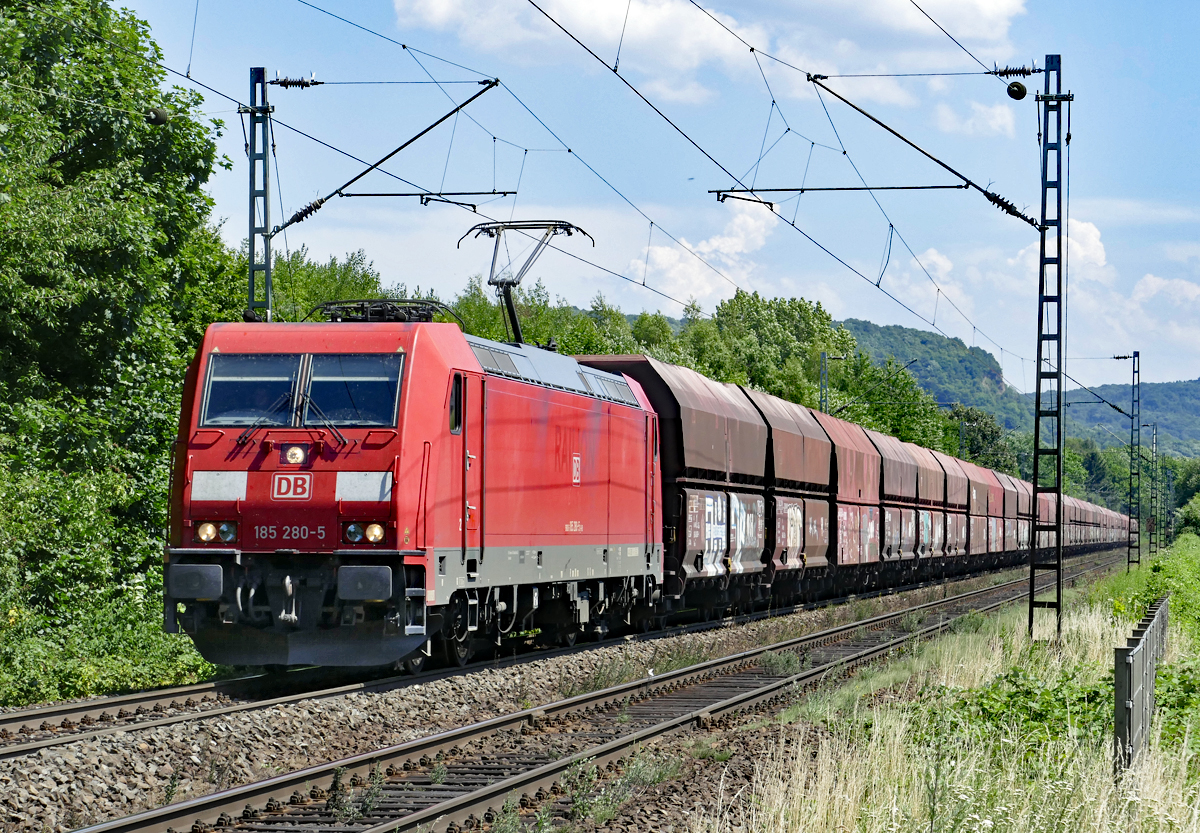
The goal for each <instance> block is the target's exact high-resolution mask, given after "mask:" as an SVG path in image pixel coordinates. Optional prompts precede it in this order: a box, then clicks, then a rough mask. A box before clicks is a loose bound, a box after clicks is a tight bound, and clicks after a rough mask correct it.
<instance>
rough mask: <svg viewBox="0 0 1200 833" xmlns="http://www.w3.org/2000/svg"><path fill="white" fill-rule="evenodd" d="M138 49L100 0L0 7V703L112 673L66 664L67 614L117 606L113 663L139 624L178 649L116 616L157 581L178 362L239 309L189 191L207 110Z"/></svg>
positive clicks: (230, 277) (146, 49)
mask: <svg viewBox="0 0 1200 833" xmlns="http://www.w3.org/2000/svg"><path fill="white" fill-rule="evenodd" d="M106 41H109V42H111V43H108V42H106ZM112 44H118V45H119V47H120V48H118V47H114V46H113V45H112ZM142 55H146V56H149V57H151V58H157V57H159V52H158V49H157V47H156V46H155V45H154V44H153V42H152V41H151V40H150V39H149V36H148V33H147V29H146V26H145V24H144V23H142V22H140V21H138V20H136V19H135V18H134V17H133V16H132V15H131V14H130V13H128V12H126V11H115V10H113V9H112V8H110V7H109V6H108V5H106V4H103V3H98V2H89V1H88V0H51V2H47V3H39V4H37V5H36V6H27V5H24V4H4V6H3V8H2V9H0V76H2V77H3V78H4V83H3V84H0V228H2V229H3V232H4V233H3V234H0V502H2V503H3V505H4V506H5V507H6V509H5V511H4V512H3V513H0V580H2V582H3V583H2V584H0V602H2V604H3V607H2V608H0V609H2V610H4V611H5V616H4V617H3V618H0V701H20V700H23V699H29V698H30V697H41V696H63V695H78V694H87V693H90V692H91V691H92V688H91V686H92V684H93V683H92V682H88V681H93V682H94V681H96V680H99V679H105V680H106V681H107V682H106V683H105V685H109V686H111V685H113V684H116V685H120V684H121V682H120V680H115V678H114V677H113V675H111V674H108V673H107V672H105V673H99V672H97V673H92V671H89V670H88V669H87V668H83V667H80V666H79V665H77V664H76V665H71V666H70V670H67V667H68V665H70V663H69V662H68V661H67V658H69V657H73V656H74V657H78V656H80V655H81V654H80V652H79V650H78V647H79V639H78V638H77V637H78V633H76V632H74V631H72V627H71V626H72V623H79V622H88V621H89V620H90V621H92V622H99V621H107V622H110V623H112V622H114V621H115V620H114V618H113V617H114V616H116V617H117V619H120V620H121V621H122V623H123V624H122V631H121V633H122V634H123V637H122V638H121V639H117V640H115V641H113V642H110V643H108V653H109V657H108V661H110V662H115V665H116V666H118V667H119V666H120V665H121V664H122V660H121V658H120V657H121V654H122V652H123V651H126V650H128V651H129V652H132V653H136V654H138V656H139V658H144V657H146V656H147V655H148V654H147V651H146V650H145V645H144V644H143V643H145V642H146V640H149V641H150V642H153V643H154V644H157V645H161V646H169V645H172V644H177V645H178V646H179V649H180V651H183V652H184V653H187V652H188V651H189V650H190V649H188V648H187V647H186V645H185V644H184V643H183V642H181V641H177V642H176V643H172V642H171V641H170V640H169V639H168V638H167V637H166V636H165V635H163V634H161V633H159V632H158V628H157V627H156V626H157V622H156V621H155V619H154V618H149V619H147V618H146V617H145V616H144V615H142V616H134V620H136V622H137V626H136V627H134V625H133V624H131V623H130V621H129V619H128V615H129V611H135V610H142V609H143V602H144V607H145V609H152V608H153V607H154V604H153V600H152V599H151V598H150V597H152V596H155V595H157V594H156V593H155V591H153V590H152V589H150V588H154V587H156V586H158V584H160V582H159V581H158V579H157V576H158V575H159V572H158V571H159V567H158V566H157V565H158V564H160V563H161V549H160V548H161V537H160V535H159V530H160V529H161V528H162V526H163V525H164V509H165V498H166V495H165V491H166V489H165V485H166V473H167V459H168V450H169V446H170V442H171V440H172V439H173V435H174V431H175V425H176V423H177V421H178V401H179V392H178V391H179V387H180V382H181V380H182V372H183V368H184V367H185V365H186V363H187V361H188V359H189V358H190V355H191V352H192V350H193V349H194V345H195V344H196V342H197V340H198V338H199V336H200V334H201V333H202V332H203V329H204V327H205V326H206V325H207V324H208V323H209V322H210V321H212V320H218V319H221V318H226V317H232V316H234V315H236V312H237V309H238V307H237V305H236V300H235V299H236V298H237V293H235V292H234V291H233V288H234V287H235V286H236V285H237V283H238V276H237V275H236V257H235V256H234V255H233V253H231V252H230V251H228V249H227V248H226V247H225V246H224V245H223V244H222V243H221V241H220V238H219V236H218V233H217V229H215V228H214V227H213V226H212V225H211V221H210V207H211V201H210V198H209V197H208V196H207V195H206V194H205V193H204V191H203V190H202V186H203V185H204V183H205V182H206V181H207V179H208V177H209V175H210V173H211V172H212V170H213V168H214V166H215V165H217V164H219V163H220V162H221V160H220V159H218V157H217V154H216V144H215V138H216V136H217V135H218V132H219V131H220V129H221V127H220V124H219V123H215V122H207V123H206V122H205V121H203V119H202V118H201V117H200V115H199V113H198V111H197V110H198V107H199V104H200V98H199V97H198V96H197V95H195V94H194V93H191V92H188V91H185V90H182V89H178V88H165V87H164V85H163V82H164V80H165V79H164V76H163V72H162V71H161V70H159V69H158V68H157V67H155V66H153V64H151V63H149V62H147V61H145V60H143V59H142V58H141V57H139V56H142ZM152 106H154V107H164V108H166V109H167V110H169V111H170V112H171V113H172V117H171V119H170V121H169V122H168V123H167V124H166V125H162V126H153V125H150V124H148V123H147V120H146V118H145V116H144V113H145V111H146V110H147V109H148V108H149V107H152ZM135 587H140V588H141V590H139V591H137V592H138V593H141V594H142V595H141V596H140V597H138V598H140V599H141V600H142V601H138V602H136V603H135V602H134V601H131V600H132V599H133V598H134V596H135V595H136V594H135V591H134V589H133V588H135ZM121 611H125V613H121ZM138 646H140V647H138ZM171 650H174V649H171ZM171 650H165V649H164V650H163V651H159V652H158V653H159V656H160V657H164V658H165V657H168V656H175V655H173V654H171ZM39 652H42V653H44V655H45V656H44V657H42V655H41V654H39ZM151 653H153V652H151ZM39 657H41V658H40V659H39ZM56 657H57V658H61V659H62V662H60V663H56V662H55V661H52V660H53V658H56ZM176 659H178V656H176ZM195 660H196V658H195V655H194V653H192V654H190V658H189V659H187V660H186V661H183V662H175V661H174V660H167V659H164V663H165V664H164V665H163V666H161V668H159V669H158V670H160V671H161V672H162V675H163V677H164V678H166V679H174V678H177V677H178V676H180V675H183V676H187V675H188V674H190V673H192V672H193V671H194V670H195V667H196V665H197V663H196V662H195ZM81 661H82V662H84V663H85V664H86V663H92V666H89V667H92V670H93V671H94V670H95V667H94V666H95V664H96V663H101V664H102V663H103V662H104V661H105V659H104V657H103V655H102V654H100V653H96V654H94V655H92V656H91V657H90V659H83V660H81ZM139 661H140V659H139ZM126 664H128V663H126ZM22 669H25V671H26V672H27V671H28V670H29V669H38V670H41V671H42V673H40V674H33V675H29V674H27V673H24V672H23V671H22ZM56 669H57V670H56ZM117 676H118V677H119V674H118V675H117ZM150 676H153V674H151V675H150ZM27 677H28V679H26V678H27ZM35 679H36V680H37V681H40V682H37V683H36V684H35V683H34V680H35ZM43 683H44V685H43ZM28 686H33V688H28Z"/></svg>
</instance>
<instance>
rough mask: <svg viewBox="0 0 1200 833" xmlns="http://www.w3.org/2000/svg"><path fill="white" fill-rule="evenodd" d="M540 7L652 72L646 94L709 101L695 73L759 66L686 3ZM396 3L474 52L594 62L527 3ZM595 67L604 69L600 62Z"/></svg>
mask: <svg viewBox="0 0 1200 833" xmlns="http://www.w3.org/2000/svg"><path fill="white" fill-rule="evenodd" d="M539 5H541V6H542V8H544V9H545V10H546V12H547V14H549V15H550V16H551V17H553V18H554V19H555V20H556V21H558V22H559V23H560V24H562V26H563V28H565V29H567V30H568V31H569V32H571V33H572V34H573V35H575V36H576V37H578V38H579V39H580V41H582V42H583V43H584V44H586V45H587V47H588V48H589V49H591V50H592V51H593V52H595V53H596V54H597V55H598V56H600V57H601V58H602V59H603V60H604V61H606V62H608V64H609V66H610V67H611V66H612V65H613V64H616V63H617V61H618V54H617V50H618V47H619V48H620V67H621V71H622V74H625V73H627V72H628V71H629V70H633V71H634V72H635V73H637V74H641V75H643V76H645V81H646V82H647V86H646V90H647V93H653V94H654V95H655V96H656V97H658V98H665V99H673V100H682V101H688V102H693V103H699V102H703V101H705V100H707V99H708V98H709V97H710V96H711V95H712V92H711V90H709V89H708V88H706V87H705V86H703V85H702V84H700V83H699V82H698V81H697V80H696V78H695V75H696V73H697V71H698V70H700V69H701V68H702V67H705V66H708V65H714V64H715V65H718V66H721V65H723V67H724V69H725V70H726V71H727V72H734V73H746V72H751V71H755V70H754V69H753V66H752V65H749V64H747V60H746V59H747V50H746V48H745V47H744V46H742V45H741V44H740V43H738V41H737V40H736V39H734V38H733V37H732V36H730V35H729V33H728V32H726V31H724V30H723V29H721V28H720V27H719V26H718V25H717V24H716V23H714V22H713V21H712V20H710V19H709V18H708V17H707V16H705V15H704V14H702V13H701V12H700V11H699V10H698V9H696V7H695V6H693V5H691V3H688V2H686V0H635V2H633V3H628V2H622V0H589V1H588V2H586V3H579V2H572V0H545V1H544V2H542V3H540V4H539ZM394 6H395V10H396V17H397V21H398V23H399V25H400V27H401V28H412V27H424V28H429V29H435V30H442V31H453V32H455V33H456V34H457V35H458V37H459V38H460V39H461V40H462V41H463V42H464V43H465V44H466V45H468V46H470V47H472V48H473V49H477V50H482V51H486V52H493V53H503V54H504V56H505V57H506V58H509V59H510V60H511V59H514V58H515V59H518V60H524V61H527V62H530V63H537V62H543V61H546V60H551V61H559V60H562V59H564V58H566V59H567V60H569V61H571V62H572V63H585V62H589V61H591V60H592V59H591V58H589V57H588V56H587V55H586V54H585V53H584V52H583V51H582V50H581V49H580V48H579V47H578V46H576V45H575V44H574V43H572V42H571V41H570V39H569V38H568V37H567V36H566V35H565V34H563V32H562V31H560V30H559V29H558V27H556V26H555V25H554V24H553V23H551V22H550V21H549V20H547V19H546V17H545V16H543V15H542V14H540V13H539V12H538V11H537V9H535V8H533V7H532V6H530V5H529V4H527V3H514V2H511V0H394ZM626 11H628V20H626ZM713 14H714V16H716V17H717V18H718V19H719V20H720V21H721V22H722V23H723V24H724V25H726V26H728V27H729V28H730V29H732V30H734V31H735V32H737V33H738V34H739V35H741V36H742V37H744V38H745V39H746V40H748V41H750V42H751V43H767V42H769V36H768V35H767V33H766V32H765V31H764V30H763V29H762V28H761V27H756V26H745V25H742V24H740V23H739V22H738V21H737V20H736V19H734V18H733V17H731V16H729V15H725V14H721V13H719V12H714V13H713ZM622 33H623V36H622ZM590 66H592V67H593V68H597V69H598V67H596V66H595V64H594V63H592V64H591V65H590ZM635 78H636V75H635Z"/></svg>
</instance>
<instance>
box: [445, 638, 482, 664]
mask: <svg viewBox="0 0 1200 833" xmlns="http://www.w3.org/2000/svg"><path fill="white" fill-rule="evenodd" d="M442 646H443V647H444V648H445V651H446V662H447V663H448V664H449V665H450V666H452V667H455V668H462V667H463V666H464V665H466V664H467V663H468V662H470V661H471V657H472V656H473V655H474V654H475V651H474V646H473V645H472V644H471V639H470V637H468V638H466V639H463V640H461V641H460V640H457V639H443V640H442Z"/></svg>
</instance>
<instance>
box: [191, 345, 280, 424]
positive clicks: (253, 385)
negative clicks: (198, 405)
mask: <svg viewBox="0 0 1200 833" xmlns="http://www.w3.org/2000/svg"><path fill="white" fill-rule="evenodd" d="M300 358H301V357H300V356H299V355H294V354H276V353H249V354H237V353H214V354H213V355H212V356H211V357H210V358H209V361H208V385H207V387H206V390H205V392H204V416H203V419H202V420H201V423H202V424H203V425H255V424H258V425H291V423H292V412H293V410H294V406H295V399H296V387H297V385H296V382H297V380H298V379H299V377H300Z"/></svg>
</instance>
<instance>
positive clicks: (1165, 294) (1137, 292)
mask: <svg viewBox="0 0 1200 833" xmlns="http://www.w3.org/2000/svg"><path fill="white" fill-rule="evenodd" d="M1160 296H1161V297H1162V298H1163V299H1164V300H1166V301H1167V302H1169V303H1170V304H1172V305H1176V306H1183V305H1193V304H1196V303H1197V302H1198V301H1200V284H1196V283H1193V282H1192V281H1188V280H1184V279H1183V278H1160V277H1158V276H1157V275H1150V274H1147V275H1146V276H1144V277H1143V278H1142V279H1141V280H1140V281H1138V282H1137V284H1136V285H1134V287H1133V293H1132V295H1131V296H1130V300H1132V301H1134V302H1135V303H1137V304H1145V303H1146V302H1147V301H1150V300H1151V299H1153V298H1157V297H1160Z"/></svg>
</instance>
